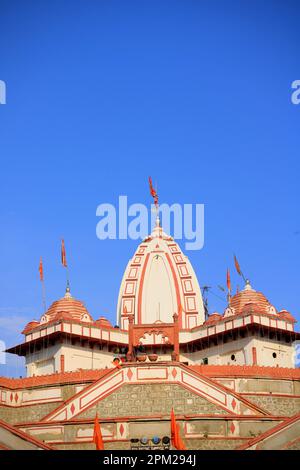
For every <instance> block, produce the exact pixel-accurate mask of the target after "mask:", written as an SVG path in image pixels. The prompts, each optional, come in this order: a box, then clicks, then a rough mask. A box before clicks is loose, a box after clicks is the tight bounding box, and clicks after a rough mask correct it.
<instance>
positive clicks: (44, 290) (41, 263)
mask: <svg viewBox="0 0 300 470" xmlns="http://www.w3.org/2000/svg"><path fill="white" fill-rule="evenodd" d="M39 273H40V281H41V283H42V301H43V307H44V312H46V310H47V307H46V289H45V279H44V267H43V260H42V257H41V258H40V264H39Z"/></svg>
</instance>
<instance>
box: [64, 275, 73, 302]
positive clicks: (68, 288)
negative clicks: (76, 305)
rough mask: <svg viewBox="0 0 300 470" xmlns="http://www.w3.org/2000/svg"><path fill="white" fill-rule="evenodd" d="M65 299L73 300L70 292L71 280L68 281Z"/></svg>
mask: <svg viewBox="0 0 300 470" xmlns="http://www.w3.org/2000/svg"><path fill="white" fill-rule="evenodd" d="M65 299H72V295H71V291H70V283H69V280H67V287H66V293H65Z"/></svg>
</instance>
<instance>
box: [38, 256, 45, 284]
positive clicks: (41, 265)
mask: <svg viewBox="0 0 300 470" xmlns="http://www.w3.org/2000/svg"><path fill="white" fill-rule="evenodd" d="M39 273H40V280H41V282H43V280H44V269H43V260H42V257H41V258H40V264H39Z"/></svg>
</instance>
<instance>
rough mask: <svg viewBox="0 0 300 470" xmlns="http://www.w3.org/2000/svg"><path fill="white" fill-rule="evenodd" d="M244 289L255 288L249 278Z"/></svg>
mask: <svg viewBox="0 0 300 470" xmlns="http://www.w3.org/2000/svg"><path fill="white" fill-rule="evenodd" d="M244 290H254V289H252V286H251V284H250V281H249V279H246V285H245V287H244Z"/></svg>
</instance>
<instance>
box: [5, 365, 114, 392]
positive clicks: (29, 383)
mask: <svg viewBox="0 0 300 470" xmlns="http://www.w3.org/2000/svg"><path fill="white" fill-rule="evenodd" d="M108 371H109V369H96V370H85V369H81V370H78V371H74V372H64V373H57V374H48V375H39V376H36V377H24V378H21V379H14V378H9V377H0V387H1V386H2V387H5V388H9V389H19V388H31V387H39V386H41V385H56V384H64V383H82V382H93V381H95V380H98V379H100V378H101V377H102V376H103V375H105V374H106V373H107V372H108Z"/></svg>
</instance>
